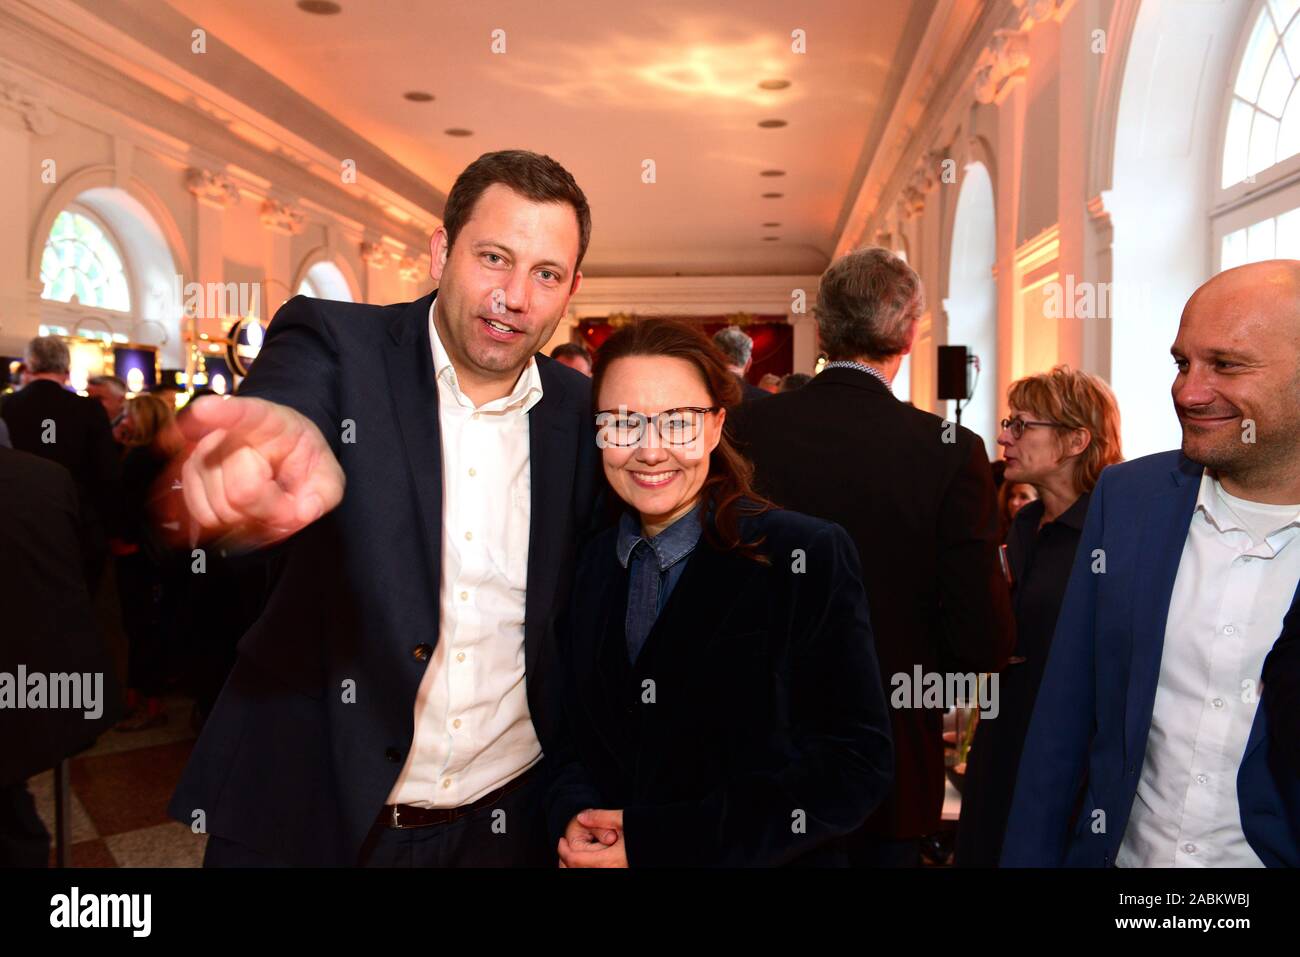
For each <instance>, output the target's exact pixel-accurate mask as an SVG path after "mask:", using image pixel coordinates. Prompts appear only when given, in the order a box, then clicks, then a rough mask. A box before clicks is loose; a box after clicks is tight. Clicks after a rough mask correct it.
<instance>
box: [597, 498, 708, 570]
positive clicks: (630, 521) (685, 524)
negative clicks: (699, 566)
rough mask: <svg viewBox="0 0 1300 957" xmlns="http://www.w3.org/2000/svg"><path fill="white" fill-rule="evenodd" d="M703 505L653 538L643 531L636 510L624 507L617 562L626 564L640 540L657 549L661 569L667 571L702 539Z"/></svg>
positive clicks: (656, 555) (620, 524) (619, 522)
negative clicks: (634, 511)
mask: <svg viewBox="0 0 1300 957" xmlns="http://www.w3.org/2000/svg"><path fill="white" fill-rule="evenodd" d="M700 532H701V528H700V506H699V505H696V506H695V507H694V508H693V509H691V510H690V511H689V512H687V513H686V514H685V515H683V516H682V517H681V518H679V519H678V520H677V521H675V522H673V523H672V524H671V525H669V526H668V527H667V528H665V529H664V530H663V531H662V532H660V533H659V534H658V535H656V536H655V537H654V538H646V537H645V535H643V534H642V533H641V522H640V520H639V519H638V518H637V517H636V515H635V514H634V513H633V512H630V511H625V512H624V513H623V515H622V517H620V518H619V521H618V543H617V546H616V548H617V552H618V563H619V564H620V565H622V566H623V567H624V568H627V565H628V562H629V561H631V560H632V552H633V550H634V549H635V548H636V546H637V543H638V542H645V543H646V544H647V545H649V546H650V548H651V549H652V550H653V551H654V553H655V558H656V559H657V560H658V564H659V570H660V571H661V572H666V571H668V569H670V568H672V566H674V565H676V564H677V563H678V562H679V561H681V560H682V559H683V558H685V557H686V556H687V555H689V554H690V553H691V552H693V551H694V550H695V546H696V545H698V544H699V541H700Z"/></svg>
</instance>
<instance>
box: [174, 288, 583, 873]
mask: <svg viewBox="0 0 1300 957" xmlns="http://www.w3.org/2000/svg"><path fill="white" fill-rule="evenodd" d="M432 298H433V297H432V295H430V296H426V297H424V298H423V299H420V300H417V301H416V302H412V303H401V304H398V305H391V306H371V305H362V304H353V303H341V302H327V301H323V300H316V299H309V298H306V297H303V296H297V297H295V298H293V299H291V300H289V302H287V303H285V304H284V306H282V307H281V308H280V310H279V312H277V313H276V316H275V318H274V319H273V320H272V322H271V323H270V326H269V329H268V332H267V338H266V342H265V344H264V346H263V348H262V351H261V353H260V354H259V355H258V357H257V360H256V362H255V363H254V367H253V369H252V372H251V374H250V375H249V377H248V379H247V380H246V381H245V383H244V386H243V388H242V389H241V394H242V395H247V396H256V397H259V398H263V399H269V400H271V401H275V402H279V403H282V404H284V405H288V406H291V407H293V408H295V409H297V410H298V411H299V412H301V413H303V414H304V415H306V416H307V417H308V418H310V419H311V420H312V421H313V422H315V423H316V425H317V427H319V428H320V430H321V432H322V434H323V435H324V436H325V438H326V439H327V440H328V441H329V443H330V446H331V448H332V449H333V451H334V454H335V456H336V457H337V458H338V460H339V462H340V464H341V465H342V467H343V471H344V472H345V474H346V477H347V488H346V491H345V493H344V497H343V501H342V503H341V504H340V505H339V507H338V508H336V509H335V510H334V511H332V512H331V513H329V514H328V515H326V516H325V517H324V518H322V519H321V520H319V521H317V522H315V523H314V524H313V525H311V526H309V527H308V528H307V529H304V530H303V531H302V532H300V533H299V534H298V535H296V536H295V537H294V538H293V539H291V540H290V541H289V542H287V543H284V544H282V546H280V554H279V555H278V556H277V561H279V562H280V563H281V565H282V570H281V571H280V573H279V577H278V581H277V582H276V584H275V588H274V591H273V592H272V594H271V596H270V598H269V600H268V602H267V605H266V608H265V610H264V611H263V612H262V615H261V617H259V618H258V620H257V621H256V623H255V624H254V625H253V626H252V628H251V629H250V630H249V631H248V633H247V634H245V635H244V637H243V639H242V640H241V641H240V643H239V659H238V662H237V664H236V665H235V668H234V670H233V672H232V673H231V677H230V679H229V680H228V681H227V683H226V687H225V688H224V690H223V691H222V693H221V696H220V698H219V699H218V701H217V703H216V705H215V706H214V708H213V711H212V714H211V716H210V717H209V718H208V721H207V724H206V725H205V727H204V730H203V734H202V736H201V737H200V738H199V741H198V745H197V747H196V749H195V752H194V755H193V757H192V758H191V760H190V763H189V766H188V767H187V768H186V770H185V774H184V776H183V778H182V780H181V782H180V785H179V786H178V788H177V790H176V794H175V795H174V797H173V799H172V802H171V805H170V808H169V812H170V813H171V814H172V816H174V817H176V818H177V819H178V820H181V821H184V822H186V823H190V822H191V821H193V820H196V818H195V817H194V812H195V811H197V810H202V811H203V812H204V816H205V818H206V826H207V830H208V832H209V833H210V834H213V835H217V836H219V837H222V838H225V839H227V840H230V841H234V842H236V843H238V844H241V845H243V846H245V847H248V848H251V849H253V850H254V851H257V852H260V853H261V854H262V855H265V856H268V857H270V858H271V859H273V860H275V861H279V862H283V863H291V864H339V865H352V864H355V863H356V862H357V858H358V852H359V850H360V847H361V844H362V842H363V840H364V838H365V836H366V834H367V832H368V830H369V829H370V826H371V825H372V823H373V822H374V820H375V817H376V815H377V814H378V813H379V809H380V807H381V806H383V804H384V803H385V802H386V800H387V797H388V794H389V792H390V791H391V789H392V786H393V783H394V782H395V781H396V779H397V775H398V774H399V773H400V772H401V769H402V766H403V763H404V762H405V760H406V753H407V750H408V748H409V747H410V745H411V739H412V733H413V725H414V719H413V715H414V706H415V696H416V691H417V689H418V688H419V684H420V679H421V677H422V676H423V674H424V669H425V668H426V667H427V660H432V657H433V656H432V654H424V652H425V651H426V650H427V649H426V648H422V647H421V646H428V647H429V648H432V647H433V646H435V645H436V643H437V641H438V636H439V589H438V582H439V580H440V572H441V569H440V565H441V557H442V541H441V537H442V508H443V501H442V488H441V476H442V470H443V461H442V445H441V439H440V433H439V427H438V390H437V385H436V383H435V381H434V372H433V359H432V354H431V352H430V348H429V323H428V314H429V305H430V303H431V301H432ZM537 364H538V371H539V372H540V374H541V378H542V389H543V397H542V399H541V401H540V402H538V403H537V404H536V405H535V406H533V408H532V410H531V411H530V412H529V415H528V418H529V441H530V456H531V460H530V466H529V468H530V475H531V479H532V518H531V525H530V529H529V534H530V537H529V551H528V594H527V598H526V624H525V627H524V631H525V642H524V652H525V667H526V673H527V685H528V703H529V708H530V711H531V713H532V718H533V723H534V725H535V727H536V730H537V733H538V737H539V739H540V740H541V742H542V747H543V750H544V751H546V750H549V748H548V746H547V741H548V740H550V737H551V725H552V723H553V721H554V718H555V716H556V714H557V713H558V705H557V703H556V698H555V695H556V690H555V683H554V677H555V676H554V675H552V674H550V673H548V670H547V668H546V667H545V666H544V665H543V664H542V662H543V657H544V656H543V645H544V640H543V639H544V636H545V635H546V634H547V632H548V629H549V628H550V626H551V625H552V623H553V619H554V618H555V616H556V614H557V613H558V611H559V607H560V604H561V603H560V601H559V600H558V598H559V596H563V595H567V594H568V592H569V586H570V581H571V578H572V568H573V562H574V559H575V557H576V553H577V545H578V540H579V537H580V534H581V533H583V532H584V531H585V530H586V528H587V525H588V523H589V521H590V516H591V514H592V507H593V502H595V501H596V499H597V489H598V487H599V486H598V485H597V483H598V482H599V481H600V473H599V470H598V463H597V450H596V443H595V434H594V433H595V423H594V419H593V417H592V414H591V400H590V384H589V380H588V379H587V377H586V376H584V375H582V374H581V373H578V372H575V371H574V370H572V369H569V368H566V367H565V366H562V365H560V364H559V363H557V362H554V361H552V360H551V359H548V358H546V357H545V356H542V355H538V356H537ZM349 423H350V425H351V429H350V430H349V437H350V438H354V439H355V441H351V442H347V443H344V442H343V441H342V436H343V430H344V429H345V428H347V426H348V424H349ZM417 649H418V650H419V652H420V654H419V655H417V654H416V653H415V652H416V651H417ZM348 681H351V682H354V687H355V692H356V702H355V703H352V704H350V703H345V702H344V701H343V696H342V694H341V691H342V688H343V685H344V682H348Z"/></svg>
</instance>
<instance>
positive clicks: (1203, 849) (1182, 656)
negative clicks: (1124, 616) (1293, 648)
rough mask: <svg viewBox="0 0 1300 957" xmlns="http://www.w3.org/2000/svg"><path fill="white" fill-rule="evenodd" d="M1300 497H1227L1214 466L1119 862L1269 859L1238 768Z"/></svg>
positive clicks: (1277, 616)
mask: <svg viewBox="0 0 1300 957" xmlns="http://www.w3.org/2000/svg"><path fill="white" fill-rule="evenodd" d="M1297 535H1300V505H1265V504H1262V503H1259V502H1246V501H1243V500H1242V499H1238V498H1235V497H1233V496H1231V495H1229V494H1228V493H1227V492H1225V491H1224V490H1223V488H1222V487H1221V486H1220V485H1219V482H1218V481H1217V479H1215V478H1213V477H1212V476H1211V475H1210V473H1209V470H1208V469H1207V470H1206V472H1205V474H1204V476H1203V477H1202V479H1201V487H1200V491H1199V493H1198V495H1197V498H1196V511H1195V513H1194V514H1193V515H1192V522H1191V526H1190V527H1189V528H1188V531H1187V542H1186V544H1185V545H1184V546H1183V554H1182V559H1181V560H1180V562H1179V565H1178V577H1177V578H1176V579H1175V581H1174V590H1173V595H1172V598H1171V600H1170V603H1169V617H1168V619H1167V621H1166V625H1165V643H1164V651H1163V653H1162V655H1161V659H1160V679H1159V683H1158V685H1157V687H1156V698H1155V706H1154V710H1153V712H1152V715H1151V733H1150V735H1149V736H1148V738H1147V748H1146V757H1145V760H1144V762H1143V765H1142V775H1141V778H1140V779H1139V781H1138V789H1137V795H1136V797H1135V798H1134V800H1133V810H1132V814H1131V816H1130V818H1129V822H1128V827H1127V828H1126V829H1125V832H1124V840H1123V842H1122V843H1121V845H1120V849H1119V853H1118V854H1117V855H1116V864H1117V865H1118V866H1120V867H1262V866H1263V862H1261V861H1260V859H1259V856H1258V855H1257V854H1255V852H1254V851H1253V850H1252V849H1251V847H1250V845H1249V844H1248V843H1247V841H1246V837H1245V835H1244V834H1243V833H1242V830H1241V811H1240V808H1239V807H1238V804H1237V769H1238V767H1239V766H1240V764H1241V758H1242V756H1243V754H1244V753H1245V750H1246V741H1247V739H1248V738H1249V737H1250V729H1251V725H1252V724H1253V723H1254V720H1255V709H1256V707H1257V704H1258V701H1259V691H1260V689H1259V677H1260V671H1261V670H1262V668H1263V665H1264V658H1265V657H1266V656H1267V655H1268V653H1269V651H1270V650H1271V649H1272V647H1273V644H1274V642H1276V641H1277V639H1278V636H1279V635H1280V634H1281V633H1282V618H1283V616H1284V615H1285V614H1286V612H1287V609H1288V608H1289V607H1290V605H1291V596H1292V594H1293V593H1294V592H1295V588H1296V580H1297V579H1298V578H1300V543H1298V542H1297V541H1296V537H1297Z"/></svg>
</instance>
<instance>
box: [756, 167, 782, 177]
mask: <svg viewBox="0 0 1300 957" xmlns="http://www.w3.org/2000/svg"><path fill="white" fill-rule="evenodd" d="M758 175H759V176H784V175H785V170H783V169H765V170H763V171H762V172H761V173H759V174H758Z"/></svg>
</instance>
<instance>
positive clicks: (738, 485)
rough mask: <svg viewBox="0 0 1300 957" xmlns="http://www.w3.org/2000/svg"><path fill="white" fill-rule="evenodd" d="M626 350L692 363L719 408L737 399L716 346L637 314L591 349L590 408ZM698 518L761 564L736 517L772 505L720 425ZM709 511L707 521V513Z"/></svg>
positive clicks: (721, 541)
mask: <svg viewBox="0 0 1300 957" xmlns="http://www.w3.org/2000/svg"><path fill="white" fill-rule="evenodd" d="M631 356H664V357H667V358H672V359H683V360H685V361H686V362H689V363H690V364H691V365H692V366H694V367H695V370H696V372H698V373H699V375H700V378H701V379H702V380H703V382H704V386H705V388H706V389H707V390H708V392H709V397H710V399H711V400H712V404H713V405H714V406H718V407H721V408H724V409H729V408H732V407H734V406H735V405H736V404H737V403H739V402H740V398H741V393H740V383H738V382H737V381H736V378H735V376H733V375H732V374H731V370H730V369H728V368H727V360H726V358H725V357H724V356H723V355H722V353H721V352H720V351H719V350H718V348H717V346H715V345H714V344H713V342H712V341H711V340H710V339H709V338H708V337H707V336H706V335H705V334H704V333H703V331H702V330H700V329H699V328H697V327H696V326H694V325H691V324H689V323H686V322H683V321H681V320H679V319H639V320H635V321H633V322H631V323H630V324H628V325H626V326H623V327H622V328H621V329H619V330H618V331H616V332H615V333H614V334H613V335H612V336H610V337H609V338H608V339H606V340H605V342H604V344H603V345H601V347H600V349H599V350H597V352H596V359H595V362H594V363H593V364H592V369H591V399H592V411H593V413H594V412H595V411H597V410H598V409H599V396H600V386H601V383H602V382H603V381H604V379H605V375H606V373H607V372H608V371H609V367H610V366H611V365H612V364H613V363H614V362H615V360H618V359H625V358H629V357H631ZM700 501H701V502H702V503H703V504H704V508H702V509H701V510H700V523H701V526H702V528H703V534H704V538H705V540H706V541H708V542H709V544H710V545H712V546H713V547H714V548H717V549H719V550H720V551H734V552H737V553H738V554H740V555H742V556H744V557H745V558H751V559H753V560H755V561H758V562H761V563H763V564H767V563H768V559H767V557H766V556H765V555H764V554H763V553H762V552H761V551H760V546H761V545H762V544H763V538H761V537H760V538H759V539H757V540H755V541H752V542H746V541H743V540H742V538H741V534H740V520H741V518H742V517H743V516H747V515H761V514H762V513H763V512H767V511H770V510H771V509H773V508H776V505H774V504H773V503H772V502H770V501H768V500H767V499H765V498H763V497H762V496H761V495H759V494H758V493H757V492H755V491H754V466H753V465H752V464H751V463H750V461H749V459H747V458H745V456H744V455H742V454H741V453H740V451H739V450H737V448H736V447H735V445H734V444H732V442H731V440H730V439H729V438H728V437H727V432H726V429H723V430H722V434H721V437H720V438H719V440H718V445H717V448H715V449H714V450H713V451H712V453H710V455H709V473H708V476H707V477H706V478H705V479H704V485H703V487H701V489H700ZM710 515H711V516H712V521H710V520H709V516H710Z"/></svg>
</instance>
